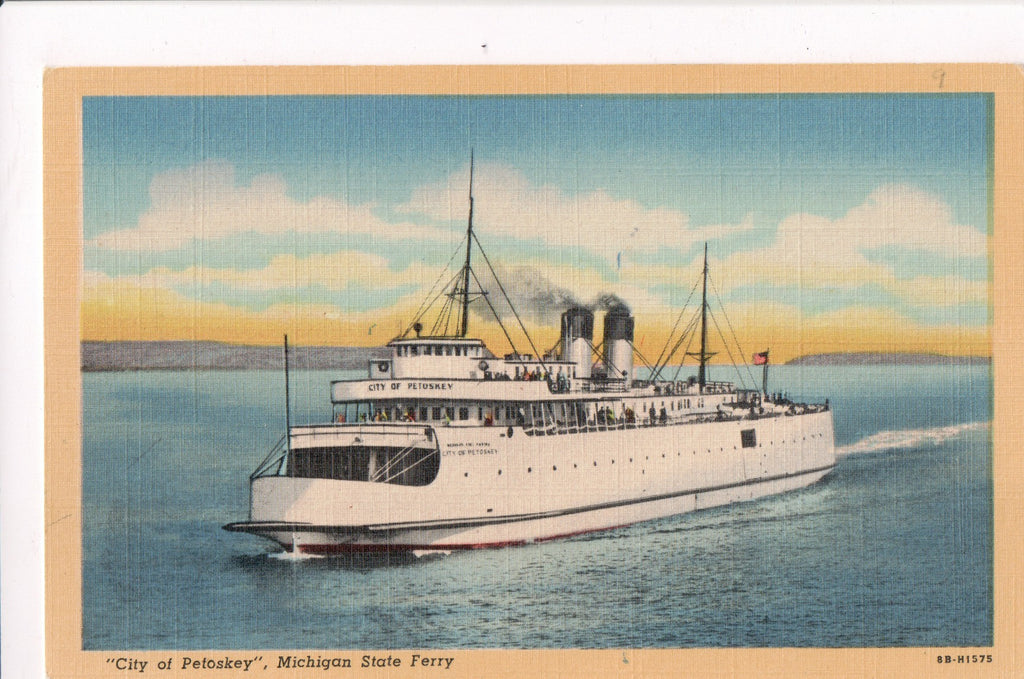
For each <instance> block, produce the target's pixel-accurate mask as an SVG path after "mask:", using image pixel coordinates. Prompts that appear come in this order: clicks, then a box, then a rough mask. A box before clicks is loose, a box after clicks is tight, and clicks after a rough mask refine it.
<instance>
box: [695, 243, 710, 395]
mask: <svg viewBox="0 0 1024 679" xmlns="http://www.w3.org/2000/svg"><path fill="white" fill-rule="evenodd" d="M699 358H700V367H699V368H697V384H698V385H699V386H700V390H701V392H702V393H703V391H704V385H705V384H707V363H708V358H710V354H708V244H707V243H704V289H703V291H702V293H701V307H700V357H699Z"/></svg>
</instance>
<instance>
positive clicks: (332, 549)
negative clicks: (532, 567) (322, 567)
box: [299, 540, 527, 554]
mask: <svg viewBox="0 0 1024 679" xmlns="http://www.w3.org/2000/svg"><path fill="white" fill-rule="evenodd" d="M526 543H527V540H506V541H504V542H476V543H468V544H457V545H413V544H383V545H361V544H337V545H299V551H300V552H302V553H303V554H348V553H352V552H358V553H378V552H389V551H395V552H411V551H413V550H417V549H418V550H423V551H436V552H451V551H456V550H465V549H496V548H499V547H517V546H519V545H525V544H526Z"/></svg>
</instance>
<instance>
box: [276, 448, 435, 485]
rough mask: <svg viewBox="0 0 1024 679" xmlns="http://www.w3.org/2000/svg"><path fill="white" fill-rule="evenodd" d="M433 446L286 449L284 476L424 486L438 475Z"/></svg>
mask: <svg viewBox="0 0 1024 679" xmlns="http://www.w3.org/2000/svg"><path fill="white" fill-rule="evenodd" d="M440 466H441V457H440V454H439V453H438V450H437V448H436V446H435V447H434V448H422V447H418V446H406V447H398V446H323V447H317V448H298V449H293V450H292V451H291V452H290V453H288V463H287V465H286V473H287V476H290V477H294V478H304V479H332V480H337V481H367V482H373V483H392V484H396V485H400V486H426V485H428V484H430V483H431V482H433V480H434V479H436V478H437V473H438V470H439V469H440Z"/></svg>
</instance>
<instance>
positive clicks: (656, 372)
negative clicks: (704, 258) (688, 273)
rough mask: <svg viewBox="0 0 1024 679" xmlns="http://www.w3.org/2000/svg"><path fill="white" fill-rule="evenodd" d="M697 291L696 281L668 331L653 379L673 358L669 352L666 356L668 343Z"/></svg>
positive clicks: (656, 363) (670, 341)
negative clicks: (663, 362)
mask: <svg viewBox="0 0 1024 679" xmlns="http://www.w3.org/2000/svg"><path fill="white" fill-rule="evenodd" d="M696 291H697V283H694V284H693V287H692V288H690V294H689V295H687V297H686V301H685V302H683V308H682V309H680V310H679V315H678V316H676V321H675V323H674V324H673V325H672V329H671V330H670V331H669V333H668V338H667V339H666V340H665V346H664V347H662V349H661V353H660V354H658V360H657V361H655V363H654V370H655V372H654V373H652V377H651V381H656V380H657V379H658V378H657V375H658V374H660V373H661V369H662V368H663V367H665V365H668V362H669V360H671V358H672V354H669V355H668V356H665V352H666V351H667V350H668V345H669V344H671V343H672V338H673V337H674V336H675V334H676V330H677V329H678V328H679V323H680V322H681V321H682V320H683V314H685V313H686V309H687V307H689V306H690V300H691V299H692V298H693V293H695V292H696ZM685 333H686V330H683V334H684V335H685ZM676 348H678V345H676ZM672 353H675V351H674V350H673V352H672ZM662 358H664V359H665V364H664V365H663V364H662V362H661V359H662Z"/></svg>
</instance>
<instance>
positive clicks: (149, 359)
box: [81, 340, 991, 372]
mask: <svg viewBox="0 0 1024 679" xmlns="http://www.w3.org/2000/svg"><path fill="white" fill-rule="evenodd" d="M389 355H390V352H389V351H388V349H387V348H386V347H350V346H335V347H323V346H311V347H307V346H297V347H291V349H290V350H289V354H288V356H289V365H290V366H291V367H292V368H293V369H295V370H359V369H364V368H366V364H367V362H368V361H372V360H374V359H381V358H387V357H388V356H389ZM990 362H991V359H990V358H989V357H987V356H944V355H940V354H914V353H868V352H860V353H831V354H811V355H807V356H801V357H799V358H795V359H793V360H791V361H788V362H786V363H785V365H806V366H830V365H988V364H989V363H990ZM283 367H284V354H283V352H282V350H281V347H279V346H253V345H243V344H227V343H225V342H208V341H199V342H192V341H188V340H181V341H152V342H146V341H125V342H98V341H83V342H82V343H81V369H82V372H132V371H137V370H166V371H170V370H195V369H201V370H281V369H283Z"/></svg>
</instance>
